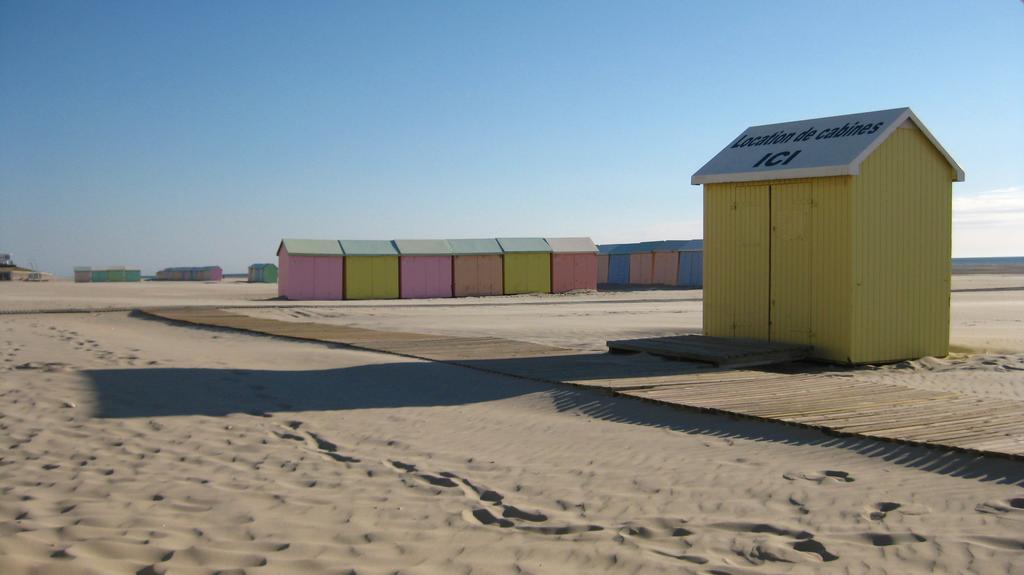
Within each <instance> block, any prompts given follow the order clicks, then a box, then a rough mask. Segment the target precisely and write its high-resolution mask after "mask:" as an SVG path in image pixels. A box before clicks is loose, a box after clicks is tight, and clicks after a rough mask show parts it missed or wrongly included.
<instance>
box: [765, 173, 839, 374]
mask: <svg viewBox="0 0 1024 575" xmlns="http://www.w3.org/2000/svg"><path fill="white" fill-rule="evenodd" d="M850 185H851V178H850V177H847V176H842V177H827V178H808V179H804V180H788V181H778V182H772V183H771V212H772V230H771V240H772V241H771V283H772V285H771V299H772V308H771V312H772V318H771V319H772V326H771V338H772V340H773V341H784V342H792V343H808V344H810V345H813V346H814V356H815V357H817V358H819V359H828V360H833V361H839V362H849V361H850V360H851V353H852V351H851V333H850V330H851V315H852V312H851V306H852V292H853V285H852V281H853V280H852V227H851V226H852V220H851V213H852V204H851V196H850Z"/></svg>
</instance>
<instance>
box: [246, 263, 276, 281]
mask: <svg viewBox="0 0 1024 575" xmlns="http://www.w3.org/2000/svg"><path fill="white" fill-rule="evenodd" d="M249 283H261V284H276V283H277V266H276V265H274V264H252V265H251V266H249Z"/></svg>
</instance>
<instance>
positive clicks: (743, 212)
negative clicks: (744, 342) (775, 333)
mask: <svg viewBox="0 0 1024 575" xmlns="http://www.w3.org/2000/svg"><path fill="white" fill-rule="evenodd" d="M733 212H734V215H733V225H734V226H735V227H734V228H733V230H734V233H735V237H736V246H735V250H736V259H737V261H736V263H735V264H734V265H735V266H736V267H735V269H734V274H733V282H734V283H733V286H732V293H733V294H734V298H735V302H736V303H735V309H734V313H733V336H734V337H746V338H752V339H764V340H767V339H768V338H769V336H770V332H769V321H770V316H769V311H768V300H769V282H768V272H769V241H770V238H769V233H768V226H769V217H770V210H769V187H768V186H738V187H737V188H736V197H735V201H734V202H733Z"/></svg>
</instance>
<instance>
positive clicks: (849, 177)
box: [691, 108, 964, 364]
mask: <svg viewBox="0 0 1024 575" xmlns="http://www.w3.org/2000/svg"><path fill="white" fill-rule="evenodd" d="M963 180H964V172H963V170H962V169H960V166H958V165H957V163H956V162H955V161H954V160H953V158H952V157H951V156H950V155H949V153H947V152H946V150H945V149H944V148H943V147H942V146H941V145H940V144H939V142H938V140H936V139H935V137H934V136H933V135H932V134H931V132H929V131H928V129H927V128H925V126H924V124H923V123H921V121H920V120H919V119H918V118H917V116H916V115H914V113H913V112H912V111H911V110H910V109H909V108H897V109H892V110H881V111H877V112H867V113H863V114H850V115H846V116H833V117H828V118H816V119H812V120H802V121H797V122H786V123H781V124H769V125H763V126H754V127H751V128H748V129H746V130H744V131H743V132H742V133H741V134H740V135H739V136H738V137H737V138H735V139H734V140H733V141H732V142H731V143H730V144H729V145H728V146H726V148H725V149H723V150H722V151H721V152H719V153H718V155H716V156H715V157H714V158H712V159H711V160H710V161H709V162H708V163H707V164H705V165H704V167H702V168H701V169H700V170H699V171H697V172H696V173H695V174H694V175H693V177H692V179H691V183H692V184H694V185H701V184H702V185H703V186H704V333H705V335H709V336H721V337H737V338H751V339H759V340H768V341H779V342H790V343H800V344H810V345H812V346H814V350H813V352H812V356H813V357H816V358H818V359H823V360H828V361H836V362H842V363H851V364H861V363H881V362H892V361H898V360H902V359H910V358H917V357H923V356H929V355H930V356H944V355H946V354H947V353H948V351H949V287H950V286H949V281H950V266H951V248H950V244H951V221H952V188H953V186H952V182H962V181H963Z"/></svg>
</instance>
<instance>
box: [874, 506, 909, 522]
mask: <svg viewBox="0 0 1024 575" xmlns="http://www.w3.org/2000/svg"><path fill="white" fill-rule="evenodd" d="M900 507H903V506H902V505H901V504H899V503H895V502H893V501H881V502H878V503H875V505H874V506H873V508H872V509H870V510H869V511H867V512H866V515H867V517H868V519H870V520H872V521H881V520H883V519H885V516H886V515H888V514H889V512H891V511H896V510H897V509H899V508H900Z"/></svg>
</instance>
